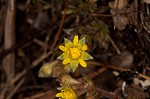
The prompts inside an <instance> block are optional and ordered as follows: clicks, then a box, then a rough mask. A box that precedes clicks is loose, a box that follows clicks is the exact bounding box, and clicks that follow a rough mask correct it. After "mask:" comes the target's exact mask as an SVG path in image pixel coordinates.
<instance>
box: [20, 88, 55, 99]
mask: <svg viewBox="0 0 150 99" xmlns="http://www.w3.org/2000/svg"><path fill="white" fill-rule="evenodd" d="M56 92H57V91H56V90H50V91H47V92H42V93H38V94H35V95H33V96H31V97H25V98H23V99H55V94H56Z"/></svg>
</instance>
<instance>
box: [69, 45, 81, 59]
mask: <svg viewBox="0 0 150 99" xmlns="http://www.w3.org/2000/svg"><path fill="white" fill-rule="evenodd" d="M70 56H71V57H72V59H78V58H79V57H80V56H81V50H80V49H79V48H76V47H73V48H70Z"/></svg>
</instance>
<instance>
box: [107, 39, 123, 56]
mask: <svg viewBox="0 0 150 99" xmlns="http://www.w3.org/2000/svg"><path fill="white" fill-rule="evenodd" d="M109 41H110V42H111V44H112V46H113V47H114V48H115V49H116V52H117V54H120V53H121V52H120V50H119V48H118V47H117V45H116V44H115V43H114V41H113V40H112V38H111V37H110V36H109Z"/></svg>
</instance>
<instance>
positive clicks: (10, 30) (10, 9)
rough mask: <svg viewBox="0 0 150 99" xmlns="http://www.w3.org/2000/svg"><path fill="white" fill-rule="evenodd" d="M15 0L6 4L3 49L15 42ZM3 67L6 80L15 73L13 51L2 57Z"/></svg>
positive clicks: (10, 0)
mask: <svg viewBox="0 0 150 99" xmlns="http://www.w3.org/2000/svg"><path fill="white" fill-rule="evenodd" d="M14 26H15V0H9V1H8V5H7V12H6V20H5V28H4V49H9V48H11V47H12V46H13V45H14V44H15V27H14ZM3 68H4V70H5V72H6V76H7V82H9V81H10V80H11V79H12V78H13V77H14V75H15V69H14V68H15V53H11V54H9V55H7V56H5V57H4V58H3Z"/></svg>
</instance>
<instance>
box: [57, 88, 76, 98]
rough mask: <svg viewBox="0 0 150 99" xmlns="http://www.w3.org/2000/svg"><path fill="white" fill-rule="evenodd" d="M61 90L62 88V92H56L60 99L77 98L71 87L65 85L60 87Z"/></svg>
mask: <svg viewBox="0 0 150 99" xmlns="http://www.w3.org/2000/svg"><path fill="white" fill-rule="evenodd" d="M59 90H61V92H60V93H57V94H56V97H59V99H77V97H76V94H75V93H74V91H73V90H72V88H71V87H68V86H65V87H61V88H59Z"/></svg>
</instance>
